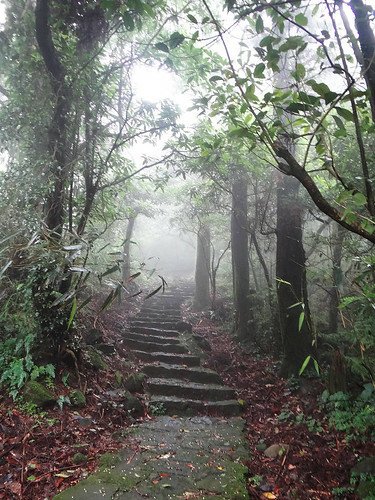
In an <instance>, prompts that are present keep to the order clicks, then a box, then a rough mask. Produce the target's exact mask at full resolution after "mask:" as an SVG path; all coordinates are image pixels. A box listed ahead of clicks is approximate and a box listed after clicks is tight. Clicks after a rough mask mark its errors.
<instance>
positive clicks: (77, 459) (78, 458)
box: [72, 452, 87, 465]
mask: <svg viewBox="0 0 375 500" xmlns="http://www.w3.org/2000/svg"><path fill="white" fill-rule="evenodd" d="M72 462H73V463H74V465H79V464H84V463H85V462H87V457H86V455H84V454H83V453H79V452H78V453H75V454H74V455H73V458H72Z"/></svg>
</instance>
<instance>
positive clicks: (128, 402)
mask: <svg viewBox="0 0 375 500" xmlns="http://www.w3.org/2000/svg"><path fill="white" fill-rule="evenodd" d="M124 410H126V411H127V412H128V413H129V414H130V415H131V416H132V417H141V416H142V415H144V412H145V410H144V408H143V405H142V403H141V402H140V400H139V399H138V398H136V397H135V396H132V395H131V394H129V396H127V397H126V399H125V401H124Z"/></svg>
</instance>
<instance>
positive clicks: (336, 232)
mask: <svg viewBox="0 0 375 500" xmlns="http://www.w3.org/2000/svg"><path fill="white" fill-rule="evenodd" d="M344 237H345V229H344V228H342V227H341V226H340V225H339V224H336V223H335V224H334V226H333V234H332V240H333V241H332V264H333V267H332V288H331V290H330V292H329V333H336V332H337V328H338V307H339V302H340V287H341V285H342V269H341V259H342V244H343V241H344Z"/></svg>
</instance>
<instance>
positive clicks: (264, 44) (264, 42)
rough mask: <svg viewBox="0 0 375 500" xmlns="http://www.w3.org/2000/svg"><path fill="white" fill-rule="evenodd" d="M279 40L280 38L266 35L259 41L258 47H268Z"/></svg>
mask: <svg viewBox="0 0 375 500" xmlns="http://www.w3.org/2000/svg"><path fill="white" fill-rule="evenodd" d="M279 41H280V38H276V37H274V36H271V35H267V36H265V37H264V38H262V40H261V41H260V42H259V47H269V46H271V45H276V43H278V42H279Z"/></svg>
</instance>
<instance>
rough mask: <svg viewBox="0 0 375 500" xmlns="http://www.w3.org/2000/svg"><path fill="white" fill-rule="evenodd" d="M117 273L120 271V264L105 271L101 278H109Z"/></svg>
mask: <svg viewBox="0 0 375 500" xmlns="http://www.w3.org/2000/svg"><path fill="white" fill-rule="evenodd" d="M116 271H119V266H118V264H116V265H114V266H112V267H110V268H109V269H107V270H106V271H104V273H103V274H101V276H100V277H101V278H104V276H107V275H108V274H112V273H115V272H116Z"/></svg>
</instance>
